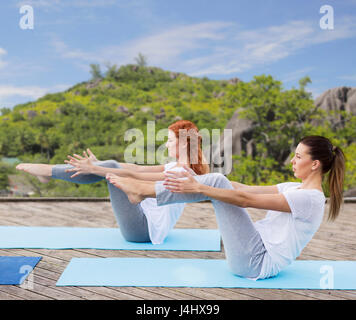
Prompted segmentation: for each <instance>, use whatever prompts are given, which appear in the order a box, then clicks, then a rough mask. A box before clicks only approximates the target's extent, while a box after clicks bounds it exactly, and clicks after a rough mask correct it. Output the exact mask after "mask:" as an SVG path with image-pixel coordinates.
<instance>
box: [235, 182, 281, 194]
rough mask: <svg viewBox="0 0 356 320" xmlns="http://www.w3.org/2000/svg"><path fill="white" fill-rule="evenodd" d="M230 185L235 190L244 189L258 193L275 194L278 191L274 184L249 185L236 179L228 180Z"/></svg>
mask: <svg viewBox="0 0 356 320" xmlns="http://www.w3.org/2000/svg"><path fill="white" fill-rule="evenodd" d="M230 182H231V185H232V186H233V187H234V189H236V190H241V191H245V192H248V193H260V194H276V193H278V188H277V186H276V185H273V186H249V185H247V184H243V183H240V182H236V181H230Z"/></svg>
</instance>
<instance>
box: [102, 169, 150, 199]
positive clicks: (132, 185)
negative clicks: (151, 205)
mask: <svg viewBox="0 0 356 320" xmlns="http://www.w3.org/2000/svg"><path fill="white" fill-rule="evenodd" d="M106 179H107V180H108V181H109V182H110V183H112V184H113V185H114V186H115V187H117V188H119V189H121V190H122V191H124V192H125V193H126V195H127V197H128V198H129V201H130V202H131V203H133V204H138V203H140V202H141V201H142V200H143V199H145V198H155V197H156V190H155V184H156V182H155V181H143V180H136V179H132V178H123V177H119V176H117V175H115V174H111V173H108V174H107V175H106Z"/></svg>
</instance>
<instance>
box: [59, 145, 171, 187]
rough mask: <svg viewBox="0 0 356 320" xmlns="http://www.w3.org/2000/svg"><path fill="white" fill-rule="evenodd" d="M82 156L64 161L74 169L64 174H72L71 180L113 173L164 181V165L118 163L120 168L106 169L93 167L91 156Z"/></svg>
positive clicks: (71, 157)
mask: <svg viewBox="0 0 356 320" xmlns="http://www.w3.org/2000/svg"><path fill="white" fill-rule="evenodd" d="M88 150H89V149H88ZM88 153H89V152H88ZM89 154H90V153H89ZM83 155H84V156H83V157H82V156H80V155H78V154H74V155H73V156H68V159H69V160H65V161H64V162H65V163H67V164H70V165H72V166H73V167H74V168H72V169H67V170H66V172H73V175H72V176H71V178H74V177H75V176H77V175H79V174H95V175H99V176H102V177H105V176H106V175H107V174H108V173H113V174H116V175H118V176H121V177H130V178H135V179H140V180H146V181H160V180H163V179H164V173H163V171H164V165H157V166H138V165H135V164H130V163H120V167H121V168H106V167H101V166H99V165H95V164H94V162H93V160H94V159H93V158H92V155H90V156H88V154H87V153H86V152H85V151H84V152H83ZM95 159H96V158H95ZM141 167H142V169H141Z"/></svg>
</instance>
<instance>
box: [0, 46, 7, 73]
mask: <svg viewBox="0 0 356 320" xmlns="http://www.w3.org/2000/svg"><path fill="white" fill-rule="evenodd" d="M6 54H7V52H6V50H5V49H3V48H0V69H2V68H4V67H5V66H6V65H7V62H6V61H4V60H3V56H4V55H6Z"/></svg>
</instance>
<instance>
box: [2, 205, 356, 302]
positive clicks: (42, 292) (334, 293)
mask: <svg viewBox="0 0 356 320" xmlns="http://www.w3.org/2000/svg"><path fill="white" fill-rule="evenodd" d="M326 209H327V207H326ZM248 212H249V214H250V215H251V218H252V220H253V221H256V220H258V219H261V218H263V217H264V216H265V214H266V211H264V210H258V209H250V208H249V209H248ZM326 212H327V210H326ZM355 218H356V204H351V203H350V204H346V205H344V207H343V211H342V212H341V214H340V217H339V218H338V219H337V220H336V222H334V223H332V224H330V223H328V222H326V220H325V219H324V220H323V222H322V225H321V227H320V229H319V231H318V232H317V233H316V235H315V237H314V238H313V239H312V241H311V242H310V243H309V244H308V245H307V247H306V248H305V249H304V250H303V252H302V254H301V255H300V257H299V258H298V259H318V260H327V259H331V260H344V259H345V260H346V259H354V258H355V256H356V255H355V247H356V246H355V242H354V239H355V238H356V231H355V229H356V228H354V227H355V226H356V222H355V221H356V219H355ZM5 223H6V224H10V225H34V226H36V225H56V226H57V225H58V226H59V225H64V226H82V227H84V226H88V227H116V221H115V218H114V216H113V212H112V209H111V205H110V203H109V202H101V203H100V202H92V203H85V202H75V201H70V202H69V201H60V202H56V201H47V202H46V201H38V202H26V203H21V202H0V224H5ZM176 227H183V228H194V227H195V228H217V225H216V219H215V214H214V211H213V208H212V205H211V203H209V202H205V203H199V204H198V203H194V204H188V205H186V208H185V210H184V212H183V215H182V217H181V219H180V220H179V221H178V223H177V225H176ZM0 254H3V255H5V254H8V255H41V256H42V257H43V259H42V260H41V262H40V263H39V264H38V266H37V267H36V269H35V274H34V290H32V291H31V290H25V289H23V288H21V287H19V286H0V298H1V297H4V298H6V299H75V300H77V299H189V300H190V299H209V300H211V299H213V300H216V299H319V300H323V299H328V300H329V299H352V300H355V299H356V291H353V290H349V291H344V290H276V289H241V288H236V289H235V288H234V289H230V288H165V287H164V288H162V287H155V288H149V287H55V283H56V281H57V279H58V278H59V276H60V274H61V273H62V272H63V270H64V268H65V267H66V266H67V264H68V262H69V261H70V259H71V258H72V257H113V256H117V257H166V258H182V259H183V258H201V259H206V258H211V259H223V258H224V257H225V255H224V250H223V247H222V251H221V252H190V251H136V250H135V251H126V250H95V249H85V250H79V249H76V250H46V249H28V250H25V249H13V250H0Z"/></svg>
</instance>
